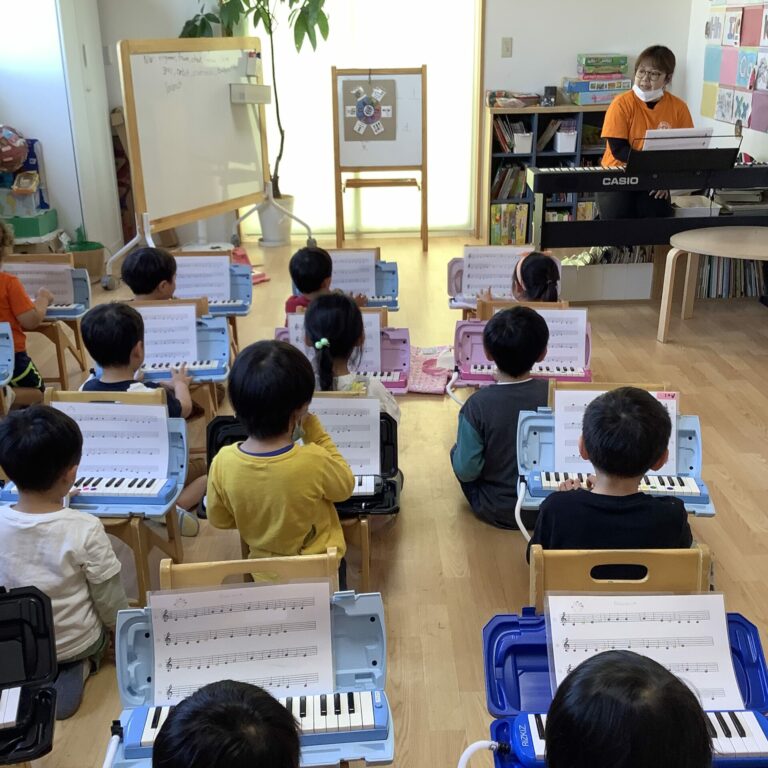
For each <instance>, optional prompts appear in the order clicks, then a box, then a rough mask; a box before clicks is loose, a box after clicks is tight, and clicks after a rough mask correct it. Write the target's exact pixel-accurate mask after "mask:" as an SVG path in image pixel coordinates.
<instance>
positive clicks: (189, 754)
mask: <svg viewBox="0 0 768 768" xmlns="http://www.w3.org/2000/svg"><path fill="white" fill-rule="evenodd" d="M152 768H299V732H298V726H297V724H296V721H295V720H294V719H293V716H292V715H291V713H290V712H289V711H288V710H287V709H286V708H285V707H284V706H283V705H282V704H280V703H279V702H278V701H277V700H276V699H274V698H272V696H270V695H269V694H268V693H267V692H266V691H265V690H263V689H262V688H259V687H257V686H255V685H250V684H248V683H238V682H235V681H234V680H220V681H218V682H215V683H209V684H208V685H204V686H203V687H202V688H199V689H198V690H197V691H195V692H194V693H193V694H192V695H191V696H189V697H188V698H186V699H184V701H182V702H181V703H180V704H178V705H177V706H176V707H174V708H173V709H172V710H171V713H170V715H168V718H167V719H166V721H165V722H164V723H163V726H162V728H161V729H160V733H158V734H157V738H156V739H155V743H154V747H153V749H152Z"/></svg>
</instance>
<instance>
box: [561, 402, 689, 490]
mask: <svg viewBox="0 0 768 768" xmlns="http://www.w3.org/2000/svg"><path fill="white" fill-rule="evenodd" d="M603 392H604V390H591V389H590V390H586V389H556V390H555V467H556V468H557V471H558V472H585V473H589V472H594V468H593V466H592V463H591V462H589V461H584V459H582V458H581V456H579V436H580V435H581V424H582V421H583V420H584V411H585V410H586V409H587V406H588V405H589V404H590V403H591V402H592V401H593V400H594V399H595V398H596V397H598V396H599V395H602V394H603ZM651 394H652V395H653V396H654V397H655V398H656V399H657V400H658V401H659V402H660V403H661V404H662V405H663V406H664V407H665V408H666V409H667V413H668V414H669V418H670V421H671V422H672V432H671V433H670V436H669V446H668V447H669V459H668V460H667V463H666V464H664V466H663V467H661V469H659V470H655V471H654V472H653V473H649V474H656V475H676V474H677V404H678V396H677V392H651Z"/></svg>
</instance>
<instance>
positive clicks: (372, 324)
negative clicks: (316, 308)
mask: <svg viewBox="0 0 768 768" xmlns="http://www.w3.org/2000/svg"><path fill="white" fill-rule="evenodd" d="M363 330H364V332H365V341H364V342H363V349H362V352H361V355H360V360H359V362H358V363H357V364H356V365H355V360H354V355H353V358H352V359H351V360H350V361H349V365H350V370H352V368H353V367H354V370H355V371H368V372H374V371H380V370H381V315H379V313H378V312H363ZM305 339H306V335H305V332H304V314H303V313H301V312H296V313H292V314H290V315H288V341H289V342H290V343H291V344H293V346H294V347H296V348H297V349H299V350H301V351H302V352H303V353H304V354H305V355H306V356H307V357H308V358H309V360H310V362H312V363H314V360H315V349H314V348H313V347H309V346H307V344H306V342H305ZM331 353H333V349H331Z"/></svg>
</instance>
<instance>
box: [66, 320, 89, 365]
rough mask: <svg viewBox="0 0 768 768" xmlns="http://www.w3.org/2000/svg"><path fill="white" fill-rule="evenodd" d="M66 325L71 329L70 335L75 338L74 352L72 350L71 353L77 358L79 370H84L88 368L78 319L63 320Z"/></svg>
mask: <svg viewBox="0 0 768 768" xmlns="http://www.w3.org/2000/svg"><path fill="white" fill-rule="evenodd" d="M64 322H65V324H66V325H67V327H68V328H69V329H70V330H71V331H72V336H73V337H74V339H75V345H74V346H75V350H77V352H75V351H74V350H71V351H72V354H73V355H74V356H75V359H76V360H77V362H78V364H79V365H80V370H81V371H85V370H87V368H88V353H87V352H86V350H85V341H83V332H82V330H81V329H80V321H79V320H65V321H64Z"/></svg>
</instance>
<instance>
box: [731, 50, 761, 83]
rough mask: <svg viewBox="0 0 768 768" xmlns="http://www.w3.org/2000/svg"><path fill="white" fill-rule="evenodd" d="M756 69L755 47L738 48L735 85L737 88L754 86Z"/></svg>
mask: <svg viewBox="0 0 768 768" xmlns="http://www.w3.org/2000/svg"><path fill="white" fill-rule="evenodd" d="M756 69H757V49H756V48H740V49H739V60H738V69H737V70H736V85H737V86H739V88H754V86H755V76H754V74H755V70H756Z"/></svg>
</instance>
